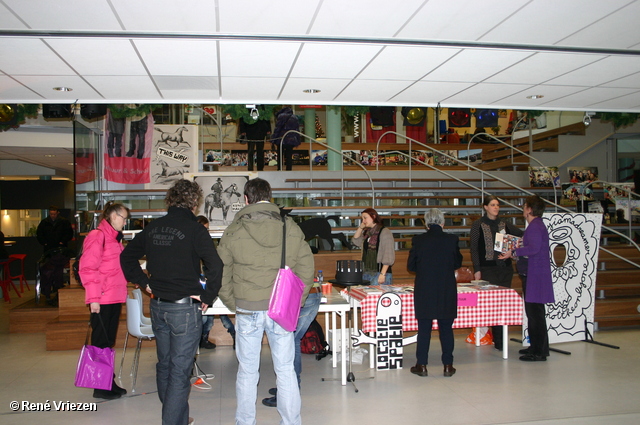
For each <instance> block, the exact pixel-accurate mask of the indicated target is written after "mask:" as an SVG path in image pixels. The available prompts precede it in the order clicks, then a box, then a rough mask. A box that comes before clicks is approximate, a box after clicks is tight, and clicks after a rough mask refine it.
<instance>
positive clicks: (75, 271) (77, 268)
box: [71, 229, 105, 288]
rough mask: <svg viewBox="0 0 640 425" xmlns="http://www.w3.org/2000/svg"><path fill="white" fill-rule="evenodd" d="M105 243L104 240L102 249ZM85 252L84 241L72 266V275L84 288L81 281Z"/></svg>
mask: <svg viewBox="0 0 640 425" xmlns="http://www.w3.org/2000/svg"><path fill="white" fill-rule="evenodd" d="M96 230H100V229H96ZM85 239H86V238H85ZM104 241H105V239H102V249H104ZM83 252H84V240H83V241H82V245H81V246H80V249H79V250H78V254H77V255H76V261H74V262H73V265H72V266H71V273H73V277H74V278H75V280H76V282H78V283H79V284H80V286H82V287H83V288H84V285H83V284H82V280H81V279H80V258H81V257H82V253H83Z"/></svg>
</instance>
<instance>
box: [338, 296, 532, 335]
mask: <svg viewBox="0 0 640 425" xmlns="http://www.w3.org/2000/svg"><path fill="white" fill-rule="evenodd" d="M465 293H466V294H476V293H477V294H478V303H477V306H474V307H465V306H458V318H457V319H456V320H455V321H454V322H453V327H454V328H472V327H476V326H502V325H509V326H511V325H521V324H522V315H523V314H524V313H523V306H522V298H520V295H518V293H517V292H516V291H515V290H513V289H511V288H505V287H497V288H492V289H478V290H475V291H471V292H468V290H467V291H465ZM350 294H351V296H352V297H353V298H354V299H356V300H358V301H359V302H360V307H361V317H362V330H363V331H364V332H375V331H376V309H377V304H378V299H379V298H380V296H381V295H382V294H381V293H377V294H372V293H367V292H365V291H364V290H363V289H361V288H352V289H351V292H350ZM398 295H399V296H400V299H401V300H402V330H403V331H417V330H418V321H417V320H416V316H415V312H414V310H413V293H403V292H400V293H398ZM433 327H434V329H437V323H436V322H435V321H434V322H433Z"/></svg>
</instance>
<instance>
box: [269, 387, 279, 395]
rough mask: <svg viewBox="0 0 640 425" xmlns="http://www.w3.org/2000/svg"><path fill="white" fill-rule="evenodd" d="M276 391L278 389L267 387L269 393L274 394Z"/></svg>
mask: <svg viewBox="0 0 640 425" xmlns="http://www.w3.org/2000/svg"><path fill="white" fill-rule="evenodd" d="M277 393H278V389H277V388H269V394H271V395H276V394H277Z"/></svg>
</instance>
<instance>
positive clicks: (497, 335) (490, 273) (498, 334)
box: [480, 265, 513, 348]
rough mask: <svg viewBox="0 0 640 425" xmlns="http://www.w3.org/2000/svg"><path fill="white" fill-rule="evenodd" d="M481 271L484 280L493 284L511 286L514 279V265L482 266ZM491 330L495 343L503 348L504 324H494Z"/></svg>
mask: <svg viewBox="0 0 640 425" xmlns="http://www.w3.org/2000/svg"><path fill="white" fill-rule="evenodd" d="M480 273H481V274H482V280H486V281H488V282H491V283H492V284H493V285H500V286H506V287H507V288H511V279H513V267H512V266H511V265H509V266H506V267H498V266H495V267H482V268H481V269H480ZM491 332H492V333H493V344H494V345H495V346H496V347H500V348H502V343H503V341H502V326H492V327H491Z"/></svg>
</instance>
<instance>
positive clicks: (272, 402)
mask: <svg viewBox="0 0 640 425" xmlns="http://www.w3.org/2000/svg"><path fill="white" fill-rule="evenodd" d="M262 404H264V405H265V406H267V407H278V400H277V399H276V396H275V395H274V396H273V397H267V398H263V399H262Z"/></svg>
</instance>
